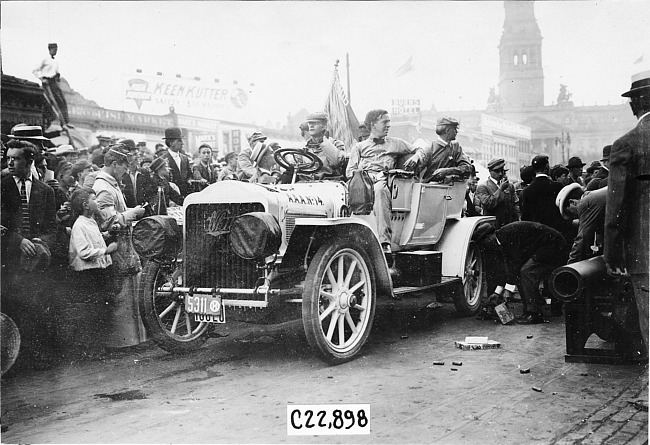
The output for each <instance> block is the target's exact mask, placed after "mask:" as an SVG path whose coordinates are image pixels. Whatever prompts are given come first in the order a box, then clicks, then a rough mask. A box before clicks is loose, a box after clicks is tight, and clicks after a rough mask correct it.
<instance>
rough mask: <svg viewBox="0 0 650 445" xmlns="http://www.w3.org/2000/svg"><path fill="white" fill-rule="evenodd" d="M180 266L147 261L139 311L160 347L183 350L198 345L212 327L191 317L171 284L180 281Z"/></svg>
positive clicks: (180, 352)
mask: <svg viewBox="0 0 650 445" xmlns="http://www.w3.org/2000/svg"><path fill="white" fill-rule="evenodd" d="M181 280H182V274H181V269H180V267H178V268H177V267H175V265H169V264H160V263H158V262H157V261H152V260H151V261H148V262H147V264H146V265H145V267H144V272H143V274H142V283H141V286H140V288H141V291H140V312H141V314H142V322H143V323H144V325H145V327H146V328H147V334H148V335H149V336H150V337H151V338H152V340H153V341H154V343H156V345H158V346H159V347H160V348H162V349H164V350H165V351H167V352H171V353H173V354H183V353H186V352H191V351H194V350H196V349H198V348H200V347H201V346H202V345H203V344H204V343H205V342H206V341H207V339H208V336H209V333H210V331H211V330H212V326H211V325H210V323H206V322H197V321H194V320H193V318H192V316H191V315H190V314H189V313H187V312H186V311H185V304H184V302H183V299H182V298H179V296H178V294H177V293H175V292H172V291H171V289H172V288H173V287H174V286H179V285H181V284H182V281H181Z"/></svg>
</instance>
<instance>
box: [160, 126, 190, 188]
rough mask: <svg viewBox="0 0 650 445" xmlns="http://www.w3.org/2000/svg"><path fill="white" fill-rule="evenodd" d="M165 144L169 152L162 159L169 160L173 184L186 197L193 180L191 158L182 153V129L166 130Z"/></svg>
mask: <svg viewBox="0 0 650 445" xmlns="http://www.w3.org/2000/svg"><path fill="white" fill-rule="evenodd" d="M164 140H165V144H166V145H167V152H165V153H163V155H162V157H164V158H165V159H167V164H168V165H169V170H170V172H171V174H172V179H171V182H173V183H174V184H176V185H177V186H178V189H179V190H180V192H181V196H183V198H184V197H186V196H187V195H188V194H189V193H190V191H191V190H190V182H189V181H190V179H192V170H191V169H190V160H189V158H188V157H187V156H186V155H184V154H183V153H181V150H182V148H183V133H182V131H181V129H180V128H177V127H172V128H167V129H166V130H165V137H164Z"/></svg>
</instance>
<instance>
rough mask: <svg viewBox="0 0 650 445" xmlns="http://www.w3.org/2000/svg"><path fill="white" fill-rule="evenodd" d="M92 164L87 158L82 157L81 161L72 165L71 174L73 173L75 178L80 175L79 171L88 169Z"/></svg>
mask: <svg viewBox="0 0 650 445" xmlns="http://www.w3.org/2000/svg"><path fill="white" fill-rule="evenodd" d="M92 166H93V165H92V164H91V163H90V162H88V160H87V159H82V160H80V161H77V162H75V163H74V164H73V165H72V169H71V170H70V174H71V175H72V177H73V178H75V179H77V178H78V177H79V173H81V172H82V171H84V170H86V169H87V168H92Z"/></svg>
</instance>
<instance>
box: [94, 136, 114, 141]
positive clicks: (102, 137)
mask: <svg viewBox="0 0 650 445" xmlns="http://www.w3.org/2000/svg"><path fill="white" fill-rule="evenodd" d="M97 140H98V141H111V140H112V139H111V138H110V137H109V136H105V135H103V134H100V135H99V136H97Z"/></svg>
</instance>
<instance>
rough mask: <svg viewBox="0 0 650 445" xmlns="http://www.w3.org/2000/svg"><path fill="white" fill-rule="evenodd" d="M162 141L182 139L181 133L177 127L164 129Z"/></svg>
mask: <svg viewBox="0 0 650 445" xmlns="http://www.w3.org/2000/svg"><path fill="white" fill-rule="evenodd" d="M163 139H183V131H182V130H181V129H180V128H178V127H171V128H166V129H165V137H164V138H163Z"/></svg>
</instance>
